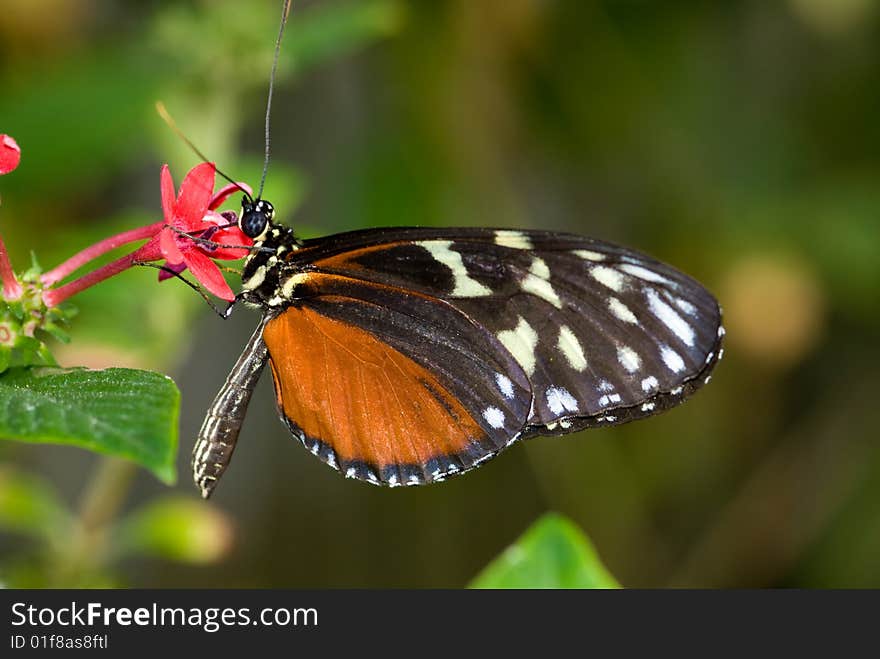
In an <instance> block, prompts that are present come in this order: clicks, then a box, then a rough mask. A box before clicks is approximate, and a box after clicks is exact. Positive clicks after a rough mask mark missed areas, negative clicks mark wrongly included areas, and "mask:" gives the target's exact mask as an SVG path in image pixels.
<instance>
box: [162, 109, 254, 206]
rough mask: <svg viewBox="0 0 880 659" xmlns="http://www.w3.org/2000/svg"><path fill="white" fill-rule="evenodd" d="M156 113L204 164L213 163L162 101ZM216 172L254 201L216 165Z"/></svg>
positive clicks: (251, 198)
mask: <svg viewBox="0 0 880 659" xmlns="http://www.w3.org/2000/svg"><path fill="white" fill-rule="evenodd" d="M156 112H158V113H159V116H160V117H162V121H164V122H165V123H166V124H168V127H169V128H170V129H171V130H173V131H174V132H175V133H176V134H177V136H178V137H179V138H180V139H182V140H183V142H184V143H185V144H186V145H187V146H188V147H189V148H190V149H192V151H193V153H195V154H196V155H197V156H198V157H199V158H201V159H202V160H203V161H204V162H211V161H210V160H209V159H208V157H207V156H205V154H204V153H202V152H201V151H199V148H198V147H197V146H196V145H195V144H193V143H192V142H191V141H190V139H189V138H188V137H187V136H186V135H184V134H183V131H182V130H180V128H178V127H177V124H176V123H175V121H174V119H173V118H172V117H171V115H170V114H169V113H168V109H167V108H166V107H165V104H164V103H163V102H162V101H156ZM214 171H215V172H217V173H218V174H219V175H220V176H221V177H223V178H225V179H226V180H227V181H229V182H230V183H232V185H234V186H235V187H236V188H238V189H239V190H241V191H242V192H243V193H244V195H245V197H247V198H248V200H249V201H251V202H253V201H254V198H253V197H252V196H251V194H250V193H249V192H248V191H247V190H245V189H244V187H242V186H241V185H240V184H239V183H238V182H237V181H234V180H232V179H231V178H230V177H229V176H227V175H226V174H224V173H223V172H221V171H220V170H219V169H217V166H216V165H214Z"/></svg>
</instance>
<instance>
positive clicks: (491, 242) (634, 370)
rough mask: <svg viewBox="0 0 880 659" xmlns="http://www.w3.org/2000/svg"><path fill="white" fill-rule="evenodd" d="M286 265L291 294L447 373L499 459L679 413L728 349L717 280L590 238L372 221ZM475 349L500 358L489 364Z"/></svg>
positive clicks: (283, 284) (292, 300)
mask: <svg viewBox="0 0 880 659" xmlns="http://www.w3.org/2000/svg"><path fill="white" fill-rule="evenodd" d="M286 263H287V274H284V275H282V276H281V278H280V279H279V281H278V290H280V291H283V293H284V295H285V296H288V297H289V304H291V305H302V306H313V307H315V308H316V309H317V308H320V311H321V313H322V314H325V315H327V316H332V317H335V318H338V319H339V320H341V321H344V322H346V323H350V324H351V325H352V326H357V327H361V328H363V329H365V330H367V331H368V332H371V333H372V334H373V335H375V336H376V337H377V338H379V339H380V340H383V341H387V342H388V343H389V345H393V347H394V348H395V349H396V350H398V351H399V352H400V353H401V354H403V355H406V356H407V357H409V358H411V359H413V360H414V361H415V362H417V363H419V364H421V365H422V366H424V367H425V368H426V369H429V370H430V371H432V372H433V373H435V374H437V376H438V380H439V381H440V382H442V384H443V386H444V387H445V388H446V390H447V391H448V392H449V393H450V394H451V395H452V396H454V397H456V398H457V399H458V400H460V401H463V402H465V403H466V405H465V406H466V408H467V409H468V411H469V412H470V413H471V414H472V415H473V416H474V418H475V419H477V420H478V421H479V423H480V425H481V426H482V427H483V428H484V429H485V430H487V431H488V432H489V434H490V436H493V437H494V439H493V441H492V448H491V450H490V451H489V452H488V453H489V454H494V453H495V452H497V450H500V448H503V446H505V445H506V444H508V443H510V442H511V441H513V440H514V439H517V438H520V437H527V436H532V435H538V434H561V433H566V432H571V431H574V430H577V429H581V428H585V427H590V426H596V425H603V424H606V425H607V424H614V423H621V422H625V421H629V420H632V419H636V418H640V417H643V416H647V415H650V414H654V413H656V412H658V411H661V410H663V409H667V408H669V407H671V406H673V405H675V404H677V403H679V402H681V401H682V400H683V399H684V398H685V397H686V396H687V395H688V394H690V393H692V392H693V391H694V390H696V389H697V388H699V387H700V386H702V385H703V384H704V383H705V382H707V381H708V379H709V373H710V372H711V370H712V368H713V367H714V365H715V363H716V362H717V361H718V359H719V358H720V356H721V339H722V336H723V334H724V330H723V328H722V326H721V312H720V309H719V306H718V303H717V301H716V300H715V298H714V297H713V296H712V295H711V294H710V293H709V292H708V291H706V289H705V288H703V286H701V285H700V284H699V283H698V282H696V281H695V280H693V279H691V278H690V277H688V276H687V275H684V274H683V273H681V272H679V271H677V270H675V269H674V268H671V267H670V266H668V265H665V264H663V263H661V262H659V261H656V260H654V259H652V258H650V257H648V256H645V255H643V254H641V253H639V252H636V251H633V250H629V249H625V248H621V247H618V246H615V245H611V244H608V243H604V242H601V241H596V240H591V239H588V238H583V237H579V236H574V235H568V234H559V233H550V232H538V231H511V230H491V229H422V228H402V229H375V230H363V231H356V232H351V233H346V234H339V235H336V236H328V237H325V238H320V239H315V240H309V241H305V242H304V243H302V244H301V245H300V249H298V250H297V251H295V252H293V253H291V254H290V255H289V256H288V257H287V260H286ZM343 299H346V300H348V302H347V303H345V304H338V303H333V300H336V301H337V302H338V301H339V300H343ZM456 345H460V346H461V347H462V353H461V358H460V359H457V358H456V351H455V346H456ZM440 347H442V350H439V348H440ZM475 350H476V351H482V353H485V355H488V356H485V355H484V357H482V358H481V360H480V364H481V367H480V368H476V369H475V368H474V363H475V362H474V360H473V359H470V358H468V355H473V354H474V352H475ZM487 365H491V366H492V367H491V368H489V367H488V366H487ZM499 433H501V434H503V435H504V437H498V436H497V435H498V434H499ZM505 438H506V439H507V441H506V442H505V441H504V439H505Z"/></svg>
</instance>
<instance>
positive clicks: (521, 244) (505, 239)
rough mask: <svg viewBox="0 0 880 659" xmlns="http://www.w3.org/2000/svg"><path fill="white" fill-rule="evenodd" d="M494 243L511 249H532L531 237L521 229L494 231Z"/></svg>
mask: <svg viewBox="0 0 880 659" xmlns="http://www.w3.org/2000/svg"><path fill="white" fill-rule="evenodd" d="M495 244H496V245H501V246H502V247H512V248H513V249H534V245H532V239H531V238H529V236H527V235H526V234H525V233H523V232H522V231H514V230H511V229H499V230H498V231H496V232H495Z"/></svg>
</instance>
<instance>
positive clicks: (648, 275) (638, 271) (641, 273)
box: [619, 263, 675, 287]
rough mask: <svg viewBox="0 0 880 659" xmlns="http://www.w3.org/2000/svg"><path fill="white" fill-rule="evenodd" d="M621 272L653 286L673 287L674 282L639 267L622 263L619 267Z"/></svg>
mask: <svg viewBox="0 0 880 659" xmlns="http://www.w3.org/2000/svg"><path fill="white" fill-rule="evenodd" d="M619 267H620V269H621V270H623V271H624V272H625V273H627V274H630V275H632V276H633V277H638V278H639V279H643V280H644V281H650V282H654V283H655V284H667V285H668V286H673V287H675V282H673V281H671V280H670V279H667V278H666V277H664V276H663V275H661V274H660V273H658V272H654V271H653V270H648V268H645V267H642V266H640V265H633V264H632V263H624V264H622V265H621V266H619Z"/></svg>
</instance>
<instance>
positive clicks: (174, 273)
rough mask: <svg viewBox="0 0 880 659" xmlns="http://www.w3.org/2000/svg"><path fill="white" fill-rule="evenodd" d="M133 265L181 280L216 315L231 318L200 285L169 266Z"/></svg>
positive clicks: (142, 262) (155, 264) (140, 262)
mask: <svg viewBox="0 0 880 659" xmlns="http://www.w3.org/2000/svg"><path fill="white" fill-rule="evenodd" d="M133 265H140V266H144V267H147V268H156V270H161V271H162V272H166V273H168V274H169V275H171V276H172V277H175V278H177V279H179V280H180V281H182V282H183V283H184V284H186V285H187V286H189V287H190V288H191V289H193V290H194V291H195V292H196V293H198V294H199V295H201V296H202V299H203V300H204V301H205V302H206V303H207V305H208V306H209V307H211V310H212V311H213V312H214V313H216V314H217V315H218V316H220V317H221V318H228V317H229V310H228V309H227V310H225V311H224V310H221V309H220V308H219V307H218V306H217V305H216V304H214V303H213V302H212V301H211V298H209V297H208V294H207V293H205V291H203V290H202V287H201V286H199V285H198V284H194V283H192V282H191V281H190V280H189V279H187V278H186V277H184V276H183V275H181V274H180V273H179V272H177V271H176V270H173V269H172V268H169V267H168V266H167V265H159V264H158V263H149V262H147V261H135V262H134V263H133Z"/></svg>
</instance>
